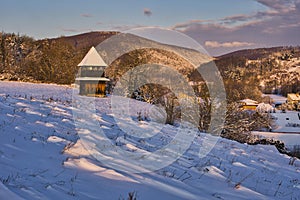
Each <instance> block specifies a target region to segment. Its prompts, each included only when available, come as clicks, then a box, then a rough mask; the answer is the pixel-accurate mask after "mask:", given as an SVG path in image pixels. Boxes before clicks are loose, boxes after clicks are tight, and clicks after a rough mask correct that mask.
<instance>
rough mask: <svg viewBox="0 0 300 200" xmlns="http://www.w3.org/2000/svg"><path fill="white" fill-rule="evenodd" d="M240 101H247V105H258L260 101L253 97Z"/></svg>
mask: <svg viewBox="0 0 300 200" xmlns="http://www.w3.org/2000/svg"><path fill="white" fill-rule="evenodd" d="M239 102H240V103H245V104H246V105H257V104H258V102H257V101H254V100H252V99H243V100H240V101H239Z"/></svg>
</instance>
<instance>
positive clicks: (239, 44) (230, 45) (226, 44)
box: [205, 41, 254, 48]
mask: <svg viewBox="0 0 300 200" xmlns="http://www.w3.org/2000/svg"><path fill="white" fill-rule="evenodd" d="M252 45H254V43H250V42H237V41H235V42H224V43H220V42H217V41H206V42H205V46H207V47H211V48H220V47H226V48H233V47H246V46H252Z"/></svg>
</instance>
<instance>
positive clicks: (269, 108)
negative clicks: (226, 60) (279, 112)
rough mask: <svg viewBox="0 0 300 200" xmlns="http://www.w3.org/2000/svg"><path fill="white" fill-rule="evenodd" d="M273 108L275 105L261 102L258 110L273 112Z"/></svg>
mask: <svg viewBox="0 0 300 200" xmlns="http://www.w3.org/2000/svg"><path fill="white" fill-rule="evenodd" d="M273 109H274V108H273V106H271V105H270V104H267V103H260V104H258V106H257V108H256V110H257V111H260V112H272V111H273Z"/></svg>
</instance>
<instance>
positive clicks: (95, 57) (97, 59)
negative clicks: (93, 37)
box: [78, 47, 107, 67]
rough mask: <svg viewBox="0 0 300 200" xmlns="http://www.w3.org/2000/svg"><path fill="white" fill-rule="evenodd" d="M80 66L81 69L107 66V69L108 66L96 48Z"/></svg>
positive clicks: (86, 56)
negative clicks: (83, 67) (82, 67)
mask: <svg viewBox="0 0 300 200" xmlns="http://www.w3.org/2000/svg"><path fill="white" fill-rule="evenodd" d="M78 66H79V67H81V66H105V67H107V64H106V63H105V62H104V60H103V59H102V58H101V56H100V55H99V54H98V52H97V50H96V49H95V47H92V48H91V49H90V50H89V52H88V53H87V54H86V55H85V57H84V58H83V59H82V61H81V62H80V63H79V64H78Z"/></svg>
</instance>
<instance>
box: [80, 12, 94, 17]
mask: <svg viewBox="0 0 300 200" xmlns="http://www.w3.org/2000/svg"><path fill="white" fill-rule="evenodd" d="M80 16H81V17H85V18H91V17H93V15H91V14H87V13H83V14H80Z"/></svg>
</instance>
